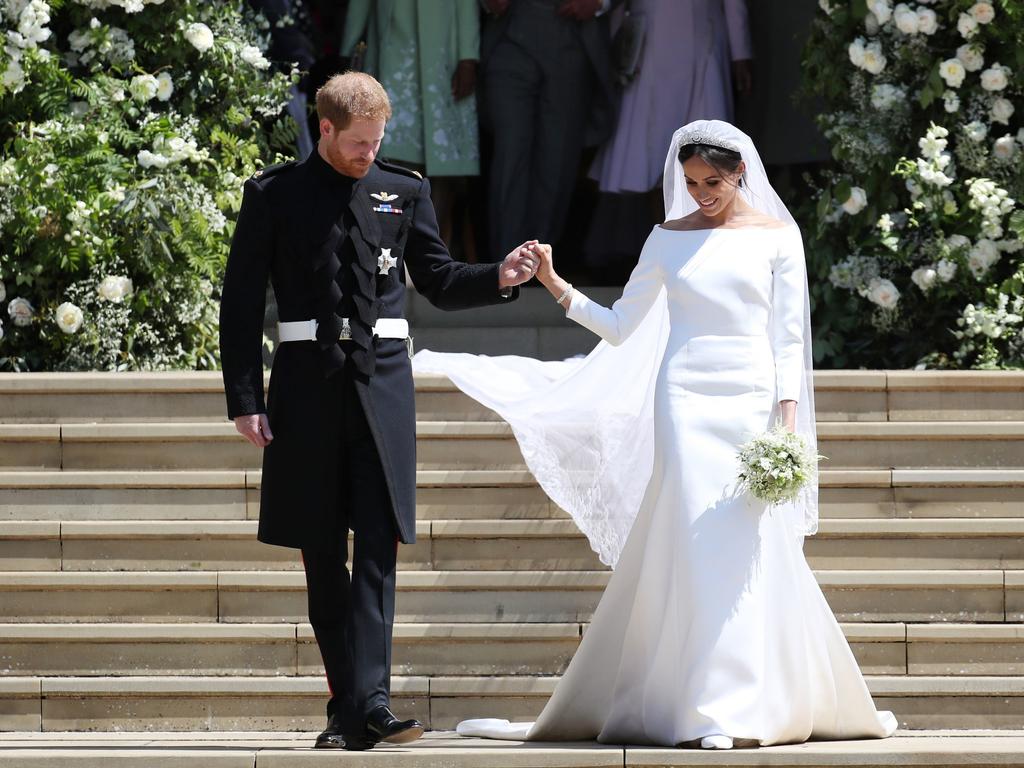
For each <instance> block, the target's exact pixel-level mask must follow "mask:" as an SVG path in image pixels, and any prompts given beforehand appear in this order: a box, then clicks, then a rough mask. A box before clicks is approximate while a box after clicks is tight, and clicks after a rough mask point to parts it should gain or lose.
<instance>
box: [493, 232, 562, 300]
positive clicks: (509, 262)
mask: <svg viewBox="0 0 1024 768" xmlns="http://www.w3.org/2000/svg"><path fill="white" fill-rule="evenodd" d="M551 272H552V269H551V246H550V245H548V244H547V243H541V242H538V241H537V240H527V241H526V242H525V243H523V244H522V245H520V246H519V247H517V248H514V249H512V252H511V253H509V255H508V256H506V257H505V260H504V261H503V262H502V263H501V271H500V276H499V278H498V282H499V284H500V285H501V287H502V288H508V287H511V286H514V285H522V284H523V283H525V282H526V281H527V280H529V279H530V278H531V277H533V276H534V275H536V276H537V278H538V279H539V280H540V281H541V282H544V280H545V276H546V275H547V274H550V273H551Z"/></svg>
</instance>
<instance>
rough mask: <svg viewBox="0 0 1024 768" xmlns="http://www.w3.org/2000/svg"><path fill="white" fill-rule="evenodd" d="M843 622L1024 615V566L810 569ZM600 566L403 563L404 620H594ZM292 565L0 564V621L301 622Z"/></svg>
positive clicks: (301, 599) (299, 586)
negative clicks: (494, 567) (49, 567)
mask: <svg viewBox="0 0 1024 768" xmlns="http://www.w3.org/2000/svg"><path fill="white" fill-rule="evenodd" d="M816 576H817V579H818V583H819V584H820V585H821V587H822V590H823V592H824V594H825V597H826V598H827V599H828V601H829V604H830V605H831V607H832V610H833V611H834V612H835V614H836V616H837V617H838V618H839V619H840V620H841V621H853V622H894V621H895V622H989V623H991V622H996V623H999V622H1020V621H1024V571H1013V570H1011V571H1003V570H995V569H992V570H872V571H867V570H865V571H851V570H845V571H817V572H816ZM608 577H609V574H608V572H607V571H401V572H399V574H398V596H397V612H396V620H397V621H400V622H409V623H422V622H445V623H478V622H488V623H489V622H511V623H520V622H525V623H563V624H565V623H577V622H586V621H589V620H590V617H591V615H592V614H593V611H594V609H595V608H596V606H597V603H598V601H599V600H600V598H601V594H602V591H603V589H604V587H605V585H606V584H607V582H608ZM306 611H307V605H306V594H305V582H304V575H303V574H302V573H301V572H298V571H195V572H166V571H164V572H160V571H133V572H88V571H85V572H74V571H57V572H39V571H8V572H0V621H4V622H17V623H39V622H43V623H53V622H85V623H92V622H126V621H128V622H174V623H190V622H213V621H220V622H228V623H280V622H290V623H298V622H301V621H304V620H305V619H306Z"/></svg>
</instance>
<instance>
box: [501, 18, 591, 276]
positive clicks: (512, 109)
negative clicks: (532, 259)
mask: <svg viewBox="0 0 1024 768" xmlns="http://www.w3.org/2000/svg"><path fill="white" fill-rule="evenodd" d="M557 7H558V4H557V3H556V2H554V1H553V0H513V2H512V4H511V6H510V8H509V10H508V13H509V14H510V18H509V19H508V22H507V27H506V29H505V31H504V35H503V36H502V38H501V40H499V41H498V42H497V43H496V44H495V46H494V48H493V50H492V51H491V53H490V54H489V55H488V56H487V58H486V60H485V61H484V62H483V74H482V77H483V86H484V89H485V94H486V95H485V97H484V102H485V103H484V114H485V117H486V120H487V123H488V125H489V127H490V129H491V131H492V133H493V141H494V155H493V158H492V161H491V167H490V181H489V189H488V220H489V227H490V235H491V237H490V246H491V247H490V258H492V259H494V260H498V259H501V258H503V257H504V256H505V254H506V253H508V252H509V251H510V250H511V249H512V248H514V247H515V246H517V245H519V244H520V243H522V242H523V241H525V240H528V239H531V238H537V239H539V240H541V241H543V242H554V241H556V240H557V239H558V238H559V236H560V235H561V233H562V228H563V226H564V223H565V216H566V213H567V212H568V210H569V202H570V199H571V197H572V193H573V188H574V185H575V180H576V173H577V170H578V168H579V162H580V152H581V150H582V149H583V141H584V131H585V129H586V125H587V117H588V112H589V108H590V104H591V100H592V99H593V94H594V89H595V88H596V87H597V78H596V77H595V75H594V72H593V67H592V66H591V64H590V61H589V59H588V58H587V52H586V50H585V48H584V46H583V41H582V39H581V37H580V34H579V25H578V22H576V21H573V20H570V19H564V18H562V17H561V16H558V15H557V13H556V12H555V11H556V9H557Z"/></svg>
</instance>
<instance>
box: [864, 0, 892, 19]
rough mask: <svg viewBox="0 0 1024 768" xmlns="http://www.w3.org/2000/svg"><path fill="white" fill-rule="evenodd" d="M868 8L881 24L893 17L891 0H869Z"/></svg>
mask: <svg viewBox="0 0 1024 768" xmlns="http://www.w3.org/2000/svg"><path fill="white" fill-rule="evenodd" d="M868 10H869V11H871V13H873V14H874V16H875V18H876V19H878V23H879V24H885V23H886V22H888V21H889V19H891V18H892V5H890V3H889V0H868Z"/></svg>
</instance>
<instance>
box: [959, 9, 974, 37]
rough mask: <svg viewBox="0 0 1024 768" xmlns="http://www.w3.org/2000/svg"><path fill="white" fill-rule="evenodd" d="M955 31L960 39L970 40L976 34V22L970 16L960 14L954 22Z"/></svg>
mask: <svg viewBox="0 0 1024 768" xmlns="http://www.w3.org/2000/svg"><path fill="white" fill-rule="evenodd" d="M956 29H957V32H959V33H960V36H961V37H963V38H965V39H967V40H970V39H971V38H972V37H974V35H975V34H977V32H978V22H977V21H975V19H974V17H973V16H971V15H970V14H968V13H961V14H960V18H959V19H957V21H956Z"/></svg>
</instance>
